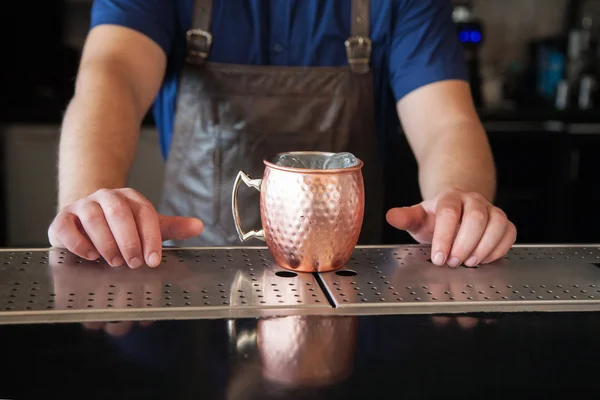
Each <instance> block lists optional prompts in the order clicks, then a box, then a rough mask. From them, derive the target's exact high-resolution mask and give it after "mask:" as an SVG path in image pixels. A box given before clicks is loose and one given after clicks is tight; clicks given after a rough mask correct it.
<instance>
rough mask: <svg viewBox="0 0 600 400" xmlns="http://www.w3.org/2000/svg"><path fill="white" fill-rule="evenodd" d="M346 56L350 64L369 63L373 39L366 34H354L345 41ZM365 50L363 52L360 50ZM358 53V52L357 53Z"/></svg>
mask: <svg viewBox="0 0 600 400" xmlns="http://www.w3.org/2000/svg"><path fill="white" fill-rule="evenodd" d="M344 44H345V45H346V56H347V57H348V63H350V64H368V63H369V59H370V57H371V46H372V42H371V39H369V38H368V37H364V36H352V37H351V38H349V39H348V40H346V42H345V43H344ZM361 49H362V50H363V54H361V52H360V50H361ZM356 53H358V54H356Z"/></svg>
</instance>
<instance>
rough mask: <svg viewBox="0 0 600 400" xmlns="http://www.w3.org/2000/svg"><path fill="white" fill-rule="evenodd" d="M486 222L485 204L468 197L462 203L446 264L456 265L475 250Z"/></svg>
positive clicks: (486, 211)
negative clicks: (456, 229)
mask: <svg viewBox="0 0 600 400" xmlns="http://www.w3.org/2000/svg"><path fill="white" fill-rule="evenodd" d="M487 222H488V210H487V205H486V204H484V203H483V202H481V201H480V200H478V199H476V198H473V197H468V198H467V199H466V200H465V201H464V204H463V212H462V220H461V224H460V228H459V229H458V233H457V235H456V238H455V239H454V244H453V245H452V250H450V259H449V260H448V265H449V266H451V267H458V266H459V265H460V264H461V263H462V262H463V261H465V260H466V259H467V257H469V255H470V254H471V253H472V252H473V250H475V247H476V246H477V243H479V240H480V239H481V236H482V235H483V232H484V231H485V227H486V226H487Z"/></svg>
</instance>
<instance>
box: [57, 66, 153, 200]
mask: <svg viewBox="0 0 600 400" xmlns="http://www.w3.org/2000/svg"><path fill="white" fill-rule="evenodd" d="M142 116H143V115H142V112H141V108H140V105H139V104H138V102H137V101H136V96H135V93H134V90H133V89H132V87H131V84H130V83H129V80H128V77H127V74H125V73H123V72H122V71H120V70H119V68H116V67H114V66H110V65H106V64H102V63H97V65H89V66H85V67H82V69H81V70H80V73H79V76H78V82H77V88H76V93H75V96H74V97H73V100H72V101H71V103H70V104H69V107H68V109H67V111H66V114H65V117H64V121H63V126H62V132H61V140H60V148H59V175H58V176H59V182H58V183H59V207H63V206H65V205H67V204H70V203H72V202H73V201H76V200H78V199H80V198H82V197H85V196H88V195H90V194H91V193H93V192H95V191H96V190H98V189H101V188H117V187H123V186H125V185H126V181H127V176H128V173H129V170H130V168H131V164H132V162H133V158H134V156H135V152H136V149H137V141H138V136H139V129H140V123H141V119H142Z"/></svg>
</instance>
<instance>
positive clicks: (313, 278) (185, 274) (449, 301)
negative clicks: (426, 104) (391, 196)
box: [0, 245, 600, 324]
mask: <svg viewBox="0 0 600 400" xmlns="http://www.w3.org/2000/svg"><path fill="white" fill-rule="evenodd" d="M598 310H600V246H598V245H593V246H592V245H577V246H574V245H569V246H515V247H514V248H513V249H512V250H511V252H510V253H509V254H508V256H507V257H505V258H504V259H502V260H499V261H497V262H495V263H493V264H489V265H485V266H480V267H478V268H466V267H461V268H457V269H451V268H448V267H437V266H435V265H433V264H432V263H431V262H430V261H429V249H428V248H427V247H426V246H381V247H358V248H357V249H356V250H355V253H354V256H353V258H352V259H351V260H350V261H349V263H348V264H347V265H346V266H345V267H344V268H343V269H341V270H338V271H335V272H330V273H324V274H306V273H304V274H302V273H300V274H297V273H294V272H291V271H287V270H284V269H281V268H280V267H278V266H277V265H275V264H274V262H273V260H272V258H271V256H270V254H269V252H268V250H267V249H266V248H186V249H165V250H164V254H163V263H162V265H161V266H160V267H159V268H156V269H150V268H147V267H144V268H141V269H139V270H130V269H128V268H126V267H121V268H111V267H110V266H109V265H108V264H106V263H104V262H100V261H98V262H89V261H86V260H82V259H79V258H78V257H76V256H74V255H72V254H70V253H68V252H66V251H61V250H57V249H51V250H48V249H30V250H10V249H5V250H2V251H0V324H9V323H43V322H83V321H106V320H113V321H116V320H127V321H137V320H161V319H164V320H173V319H205V318H210V319H221V318H257V317H268V316H290V315H373V314H439V313H479V312H507V311H516V312H522V311H528V312H529V311H557V312H558V311H598Z"/></svg>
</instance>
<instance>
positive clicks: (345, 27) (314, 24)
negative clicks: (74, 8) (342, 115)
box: [91, 0, 468, 157]
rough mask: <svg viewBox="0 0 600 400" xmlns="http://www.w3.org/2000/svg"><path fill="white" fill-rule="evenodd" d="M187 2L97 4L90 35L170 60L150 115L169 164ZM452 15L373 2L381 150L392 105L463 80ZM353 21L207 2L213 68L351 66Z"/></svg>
mask: <svg viewBox="0 0 600 400" xmlns="http://www.w3.org/2000/svg"><path fill="white" fill-rule="evenodd" d="M193 1H194V0H95V1H94V4H93V7H92V15H91V27H92V28H93V27H95V26H97V25H101V24H115V25H121V26H126V27H129V28H132V29H135V30H137V31H139V32H141V33H143V34H145V35H147V36H148V37H149V38H151V39H152V40H153V41H155V42H156V43H157V44H158V45H159V46H160V47H161V48H162V49H163V50H164V52H165V54H166V55H167V57H168V65H167V72H166V76H165V79H164V83H163V85H162V88H161V90H160V92H159V93H158V96H157V98H156V100H155V102H154V108H153V116H154V120H155V122H156V125H157V128H158V130H159V133H160V144H161V150H162V153H163V156H165V157H166V155H167V154H168V149H169V145H170V142H171V137H172V128H173V121H174V113H175V99H176V96H177V86H178V72H179V70H180V68H181V66H182V64H183V59H184V56H185V33H186V31H187V30H188V29H189V28H190V26H191V23H192V14H193ZM451 13H452V4H451V0H371V2H370V31H371V33H370V38H371V40H372V41H373V50H372V56H371V66H372V69H373V80H374V90H375V93H374V99H375V100H374V101H375V110H376V125H377V126H376V129H377V131H378V134H379V137H380V140H381V139H385V137H386V135H389V134H397V132H398V131H397V127H398V116H397V114H396V102H397V101H398V100H399V99H401V98H402V97H403V96H405V95H406V94H408V93H409V92H411V91H413V90H415V89H417V88H419V87H421V86H424V85H427V84H430V83H433V82H436V81H440V80H446V79H462V80H467V79H468V73H467V70H466V65H465V62H464V56H463V53H462V47H461V44H460V42H459V40H458V37H457V30H456V27H455V25H454V23H453V21H452V18H451ZM350 14H351V0H213V12H212V27H211V33H212V35H213V44H212V47H211V52H210V56H209V60H212V61H215V62H222V63H235V64H251V65H280V66H342V65H347V59H346V50H345V47H344V41H345V40H346V39H347V38H348V37H349V36H350V33H351V30H350V22H351V21H350ZM424 106H426V105H424ZM381 142H382V143H383V142H384V141H383V140H382V141H381Z"/></svg>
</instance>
